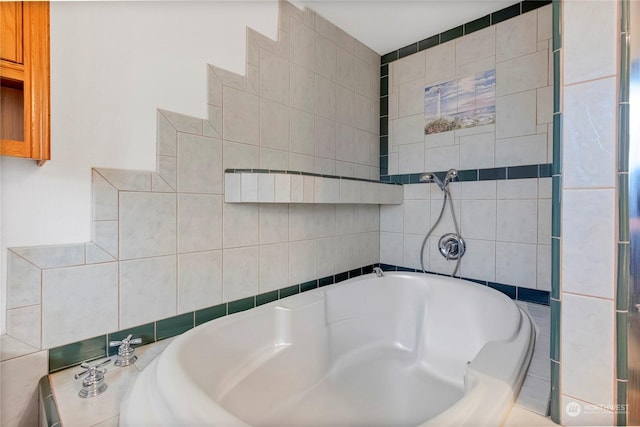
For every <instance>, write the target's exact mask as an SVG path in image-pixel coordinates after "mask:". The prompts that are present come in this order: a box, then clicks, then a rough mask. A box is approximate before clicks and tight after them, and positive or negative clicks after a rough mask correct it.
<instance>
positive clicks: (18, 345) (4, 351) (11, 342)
mask: <svg viewBox="0 0 640 427" xmlns="http://www.w3.org/2000/svg"><path fill="white" fill-rule="evenodd" d="M37 351H38V348H35V347H32V346H30V345H29V344H27V343H24V342H22V341H20V340H18V339H15V338H12V337H10V336H9V335H7V334H2V335H0V362H4V361H5V360H10V359H15V358H17V357H21V356H26V355H27V354H32V353H36V352H37Z"/></svg>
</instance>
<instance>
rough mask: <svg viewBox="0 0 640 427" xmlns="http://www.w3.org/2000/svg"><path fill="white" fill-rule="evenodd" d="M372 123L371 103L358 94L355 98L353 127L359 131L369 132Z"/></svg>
mask: <svg viewBox="0 0 640 427" xmlns="http://www.w3.org/2000/svg"><path fill="white" fill-rule="evenodd" d="M370 121H371V101H370V100H369V98H367V97H366V96H363V95H360V94H358V93H356V94H355V96H354V104H353V125H354V126H355V127H356V128H357V129H362V130H365V131H368V130H369V127H370V123H369V122H370Z"/></svg>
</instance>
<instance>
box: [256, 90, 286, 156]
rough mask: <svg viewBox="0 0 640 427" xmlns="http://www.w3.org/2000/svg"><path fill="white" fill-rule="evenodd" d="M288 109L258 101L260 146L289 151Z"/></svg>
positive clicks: (283, 106)
mask: <svg viewBox="0 0 640 427" xmlns="http://www.w3.org/2000/svg"><path fill="white" fill-rule="evenodd" d="M289 114H290V111H289V107H288V106H285V105H282V104H279V103H277V102H273V101H269V100H266V99H260V145H261V146H263V147H270V148H276V149H278V150H289V135H290V134H289V128H290V127H289Z"/></svg>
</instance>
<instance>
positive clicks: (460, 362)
mask: <svg viewBox="0 0 640 427" xmlns="http://www.w3.org/2000/svg"><path fill="white" fill-rule="evenodd" d="M533 341H534V332H533V329H532V326H531V322H530V320H529V318H528V317H527V316H526V315H525V314H524V313H523V312H522V311H521V310H520V309H519V308H518V307H517V305H516V304H514V302H513V301H511V300H510V299H509V298H508V297H506V296H505V295H503V294H501V293H499V292H497V291H494V290H493V289H490V288H487V287H485V286H480V285H478V284H475V283H470V282H466V281H462V280H456V279H451V278H448V277H442V276H435V275H424V274H417V273H386V274H385V276H384V277H380V278H378V277H376V276H375V275H374V274H369V275H366V276H361V277H357V278H355V279H351V280H348V281H345V282H342V283H339V284H336V285H331V286H327V287H324V288H320V289H317V290H314V291H310V292H305V293H302V294H298V295H295V296H293V297H289V298H285V299H282V300H279V301H275V302H273V303H270V304H266V305H263V306H260V307H258V308H255V309H253V310H249V311H245V312H242V313H237V314H234V315H231V316H227V317H224V318H220V319H217V320H215V321H212V322H209V323H206V324H204V325H201V326H199V327H197V328H195V329H193V330H191V331H189V332H187V333H185V334H183V335H182V336H180V337H178V338H177V339H176V340H175V341H174V342H172V343H171V344H170V345H169V346H168V347H167V349H166V350H165V351H164V352H163V353H162V354H161V355H160V356H159V357H158V358H157V359H155V360H154V361H153V362H152V363H151V364H150V365H149V366H147V367H146V368H145V369H144V370H143V371H142V372H141V373H140V375H139V376H138V378H137V379H136V381H135V383H134V384H133V385H132V387H131V389H130V390H129V392H128V393H127V396H126V397H125V398H124V400H123V402H122V406H121V414H120V425H121V426H138V425H154V426H157V425H166V426H205V425H206V426H247V425H250V426H286V425H290V426H347V425H348V426H355V425H360V426H383V425H384V426H403V425H406V426H417V425H421V426H440V425H451V426H461V425H469V426H481V425H486V426H490V425H495V426H497V425H500V424H501V422H502V421H503V419H504V417H505V416H506V415H507V413H508V411H509V409H510V407H511V404H512V403H513V400H514V397H515V395H516V394H517V392H518V390H519V388H520V385H521V383H522V380H523V378H524V374H525V372H526V369H527V366H528V364H529V361H530V358H531V352H532V349H533Z"/></svg>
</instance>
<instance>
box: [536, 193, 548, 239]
mask: <svg viewBox="0 0 640 427" xmlns="http://www.w3.org/2000/svg"><path fill="white" fill-rule="evenodd" d="M550 242H551V200H550V199H540V200H538V243H539V244H545V245H547V244H549V243H550Z"/></svg>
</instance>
